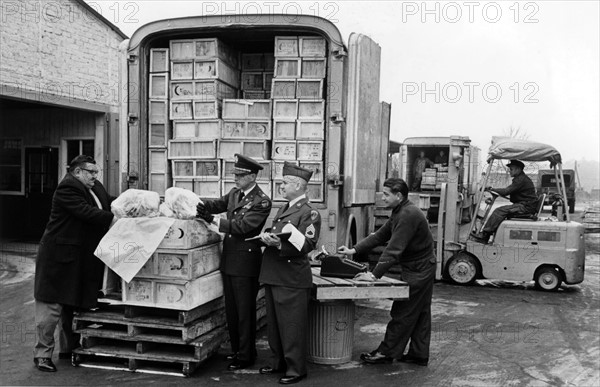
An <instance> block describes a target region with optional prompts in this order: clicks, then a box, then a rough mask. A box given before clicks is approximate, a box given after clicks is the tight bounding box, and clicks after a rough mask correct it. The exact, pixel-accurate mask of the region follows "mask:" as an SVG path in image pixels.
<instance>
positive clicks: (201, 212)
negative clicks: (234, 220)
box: [196, 203, 215, 224]
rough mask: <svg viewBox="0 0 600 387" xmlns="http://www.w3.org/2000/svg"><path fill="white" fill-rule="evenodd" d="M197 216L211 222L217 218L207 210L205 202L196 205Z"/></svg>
mask: <svg viewBox="0 0 600 387" xmlns="http://www.w3.org/2000/svg"><path fill="white" fill-rule="evenodd" d="M196 217H198V218H200V219H204V220H205V221H206V222H208V223H209V224H210V223H212V221H213V219H214V218H215V217H214V216H212V215H211V214H209V213H208V211H206V207H205V206H204V203H198V205H197V206H196Z"/></svg>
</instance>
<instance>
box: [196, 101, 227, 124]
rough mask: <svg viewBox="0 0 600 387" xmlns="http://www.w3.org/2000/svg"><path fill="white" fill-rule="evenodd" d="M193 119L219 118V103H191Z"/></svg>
mask: <svg viewBox="0 0 600 387" xmlns="http://www.w3.org/2000/svg"><path fill="white" fill-rule="evenodd" d="M193 106H194V118H195V119H210V118H221V101H219V100H216V101H199V100H194V101H193Z"/></svg>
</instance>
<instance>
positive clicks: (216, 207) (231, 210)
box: [204, 184, 271, 277]
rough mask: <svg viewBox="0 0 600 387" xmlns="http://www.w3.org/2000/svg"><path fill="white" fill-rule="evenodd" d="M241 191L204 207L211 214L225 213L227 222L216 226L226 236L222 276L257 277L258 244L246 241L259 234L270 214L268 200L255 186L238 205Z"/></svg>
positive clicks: (224, 221) (259, 253) (258, 266)
mask: <svg viewBox="0 0 600 387" xmlns="http://www.w3.org/2000/svg"><path fill="white" fill-rule="evenodd" d="M240 191H241V190H240V189H239V188H233V189H232V190H231V191H229V193H228V194H227V195H225V196H223V197H221V198H220V199H216V200H207V201H205V203H204V205H205V206H206V210H207V211H208V212H210V213H211V214H220V213H222V212H227V219H221V220H220V223H219V231H221V232H222V233H225V239H224V240H223V254H222V255H221V272H223V273H225V274H228V275H234V276H242V277H258V273H259V272H260V262H261V257H262V251H261V249H260V242H259V241H248V242H246V241H245V239H247V238H251V237H255V236H257V235H258V234H260V232H261V231H262V228H263V227H264V225H265V223H266V222H267V218H268V217H269V213H270V212H271V200H270V199H269V197H268V196H267V195H265V193H264V192H263V191H262V190H261V189H260V187H259V186H258V184H257V185H256V186H255V187H254V188H253V189H252V191H250V192H249V193H248V195H246V196H244V199H242V201H241V202H238V201H239V195H240Z"/></svg>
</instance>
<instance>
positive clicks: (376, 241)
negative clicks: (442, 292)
mask: <svg viewBox="0 0 600 387" xmlns="http://www.w3.org/2000/svg"><path fill="white" fill-rule="evenodd" d="M383 200H384V201H385V202H386V203H387V207H388V208H391V209H392V215H391V216H390V219H389V220H388V221H387V222H386V223H385V224H384V225H383V226H382V227H381V228H380V229H379V230H377V232H375V233H374V234H371V235H369V236H368V237H366V238H365V239H363V240H362V241H360V242H358V243H357V244H356V246H354V248H352V249H349V248H347V247H346V246H340V247H339V248H338V252H339V253H342V254H348V255H352V254H356V253H359V254H365V253H367V252H369V250H371V249H372V248H374V247H376V246H379V245H382V244H384V243H385V242H388V244H387V246H386V248H385V250H384V251H383V253H382V254H381V257H379V262H377V266H375V268H374V269H373V272H372V273H371V272H367V273H359V274H357V275H356V277H355V278H354V279H356V280H360V281H374V280H375V279H377V278H380V277H381V276H383V275H384V274H385V273H386V272H387V271H388V270H389V268H390V267H391V266H392V265H394V264H396V263H398V264H400V267H401V269H402V280H404V281H406V282H407V283H408V286H409V299H408V300H403V301H394V303H393V304H392V310H391V312H390V315H391V316H392V320H391V321H390V322H389V323H388V325H387V329H386V332H385V338H384V339H383V341H382V342H381V344H380V345H379V347H378V348H377V349H376V350H374V351H372V352H370V353H363V354H362V355H361V356H360V358H361V360H363V361H365V362H367V363H372V364H379V363H388V362H392V361H393V360H394V359H398V360H399V361H401V362H406V363H415V364H417V365H421V366H427V364H428V362H429V343H430V341H431V298H432V295H433V280H434V277H435V262H436V261H435V255H434V253H433V237H432V235H431V231H429V224H428V223H427V219H426V218H425V215H424V214H423V212H422V211H421V210H420V209H419V208H418V207H417V206H415V205H414V204H413V203H411V202H410V201H409V200H408V185H407V184H406V182H405V181H404V180H402V179H394V178H392V179H387V180H386V181H385V182H384V183H383ZM409 340H410V346H409V349H408V353H407V354H404V350H405V348H406V346H407V344H408V342H409Z"/></svg>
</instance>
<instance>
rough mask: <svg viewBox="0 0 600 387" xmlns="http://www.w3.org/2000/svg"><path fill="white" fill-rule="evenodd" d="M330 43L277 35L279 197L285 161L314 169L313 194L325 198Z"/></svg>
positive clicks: (275, 195) (275, 153) (275, 98)
mask: <svg viewBox="0 0 600 387" xmlns="http://www.w3.org/2000/svg"><path fill="white" fill-rule="evenodd" d="M326 52H327V50H326V42H325V40H324V39H323V38H320V37H312V36H300V37H298V36H276V37H275V68H274V78H273V81H272V85H271V97H272V99H273V145H272V159H273V167H272V170H273V200H276V201H277V200H279V201H281V200H284V199H283V197H282V196H281V193H280V189H279V188H280V184H281V179H282V176H281V171H282V167H283V163H284V162H285V161H289V162H295V163H296V164H299V165H300V166H302V167H305V168H309V169H312V170H313V171H314V174H313V177H312V178H311V181H310V182H309V192H308V196H309V198H310V199H311V200H312V201H314V202H320V201H323V190H324V186H323V159H324V152H325V143H324V142H325V99H324V83H325V75H326V68H327V59H326Z"/></svg>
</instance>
